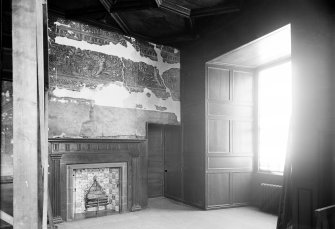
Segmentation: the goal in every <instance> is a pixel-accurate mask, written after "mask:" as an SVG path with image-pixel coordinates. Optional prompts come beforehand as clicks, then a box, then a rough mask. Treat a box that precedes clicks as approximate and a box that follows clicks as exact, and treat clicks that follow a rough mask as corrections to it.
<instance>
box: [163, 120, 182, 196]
mask: <svg viewBox="0 0 335 229" xmlns="http://www.w3.org/2000/svg"><path fill="white" fill-rule="evenodd" d="M181 160H182V157H181V128H180V126H165V128H164V167H165V168H164V171H165V173H164V196H165V197H168V198H172V199H176V200H182V171H181V166H182V161H181Z"/></svg>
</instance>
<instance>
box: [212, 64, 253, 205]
mask: <svg viewBox="0 0 335 229" xmlns="http://www.w3.org/2000/svg"><path fill="white" fill-rule="evenodd" d="M206 68H207V69H206V70H207V71H206V72H207V77H206V131H207V134H206V138H207V139H206V173H207V175H206V184H207V190H206V192H207V195H206V197H207V198H206V201H207V202H206V203H207V204H206V207H207V208H217V207H229V206H237V205H244V204H247V203H248V202H249V197H250V189H251V172H252V168H253V152H254V122H253V120H254V114H253V113H254V109H253V107H254V106H253V101H254V98H253V96H254V89H253V88H254V85H253V84H254V83H253V82H254V77H253V75H254V74H253V72H252V71H251V70H248V69H238V68H234V67H230V66H229V67H228V66H216V65H207V66H206Z"/></svg>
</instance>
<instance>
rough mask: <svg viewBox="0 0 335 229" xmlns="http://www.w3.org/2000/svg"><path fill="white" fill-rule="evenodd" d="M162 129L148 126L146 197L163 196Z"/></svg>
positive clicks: (156, 126)
mask: <svg viewBox="0 0 335 229" xmlns="http://www.w3.org/2000/svg"><path fill="white" fill-rule="evenodd" d="M163 160H164V148H163V127H162V126H161V125H155V124H149V125H148V196H149V197H157V196H163V184H164V161H163Z"/></svg>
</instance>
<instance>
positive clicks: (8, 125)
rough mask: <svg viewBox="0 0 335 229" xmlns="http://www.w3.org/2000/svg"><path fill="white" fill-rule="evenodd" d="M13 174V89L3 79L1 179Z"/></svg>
mask: <svg viewBox="0 0 335 229" xmlns="http://www.w3.org/2000/svg"><path fill="white" fill-rule="evenodd" d="M12 176H13V89H12V82H9V81H1V179H2V180H7V179H11V178H12Z"/></svg>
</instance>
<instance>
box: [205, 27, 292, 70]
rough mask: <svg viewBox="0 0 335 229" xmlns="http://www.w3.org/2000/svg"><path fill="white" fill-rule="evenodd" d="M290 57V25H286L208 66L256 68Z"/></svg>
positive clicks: (210, 62) (213, 61)
mask: <svg viewBox="0 0 335 229" xmlns="http://www.w3.org/2000/svg"><path fill="white" fill-rule="evenodd" d="M290 56H291V25H290V24H288V25H286V26H284V27H282V28H280V29H277V30H275V31H273V32H272V33H269V34H267V35H265V36H263V37H260V38H258V39H257V40H254V41H252V42H250V43H248V44H246V45H243V46H241V47H239V48H237V49H234V50H232V51H230V52H228V53H225V54H223V55H221V56H219V57H217V58H215V59H213V60H211V61H209V62H208V63H209V64H219V65H222V64H224V65H235V66H240V67H247V68H258V67H260V66H264V65H268V64H271V63H274V62H276V61H281V60H286V59H288V58H290Z"/></svg>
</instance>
